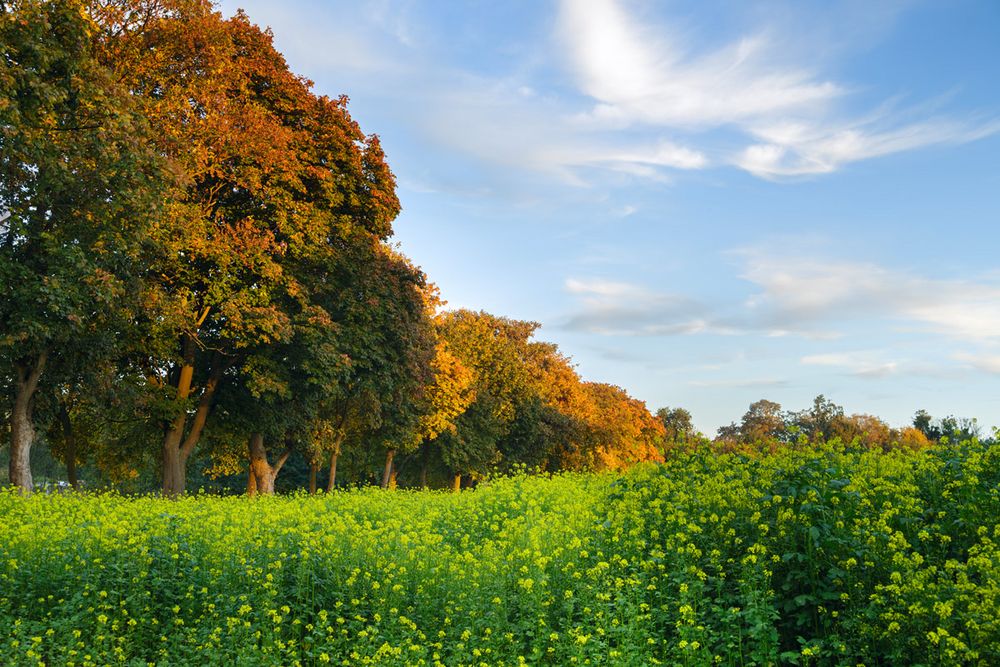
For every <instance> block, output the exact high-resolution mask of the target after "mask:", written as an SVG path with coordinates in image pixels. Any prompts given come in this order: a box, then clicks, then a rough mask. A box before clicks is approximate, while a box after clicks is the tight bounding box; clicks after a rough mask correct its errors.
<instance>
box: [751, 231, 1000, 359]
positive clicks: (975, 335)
mask: <svg viewBox="0 0 1000 667" xmlns="http://www.w3.org/2000/svg"><path fill="white" fill-rule="evenodd" d="M740 254H741V255H743V256H744V258H745V260H746V266H745V270H744V272H743V274H742V276H743V277H744V278H745V279H746V280H748V281H750V282H751V283H753V284H754V285H756V286H757V287H758V288H759V291H757V292H756V293H755V294H754V295H753V296H752V297H751V298H750V299H749V301H748V305H749V307H750V308H751V309H753V310H757V311H759V312H761V313H762V314H764V316H765V317H766V318H768V319H771V320H773V321H775V322H777V323H788V324H789V325H791V327H790V328H795V326H796V325H798V326H801V327H808V326H810V324H811V323H815V322H817V321H833V322H836V321H838V320H840V321H845V320H857V319H863V318H869V319H877V320H882V321H895V322H896V323H897V324H902V323H909V324H910V325H916V326H918V327H921V328H924V329H926V330H929V331H932V332H934V333H938V334H942V335H945V336H948V337H951V338H955V339H963V340H977V341H987V340H1000V282H998V281H996V280H995V279H994V278H984V279H980V280H978V281H977V280H970V279H964V280H959V279H938V278H925V277H922V276H918V275H914V274H913V273H910V272H907V271H900V270H891V269H887V268H885V267H882V266H878V265H876V264H872V263H867V262H856V261H849V260H839V261H831V260H826V259H824V258H822V257H798V258H796V257H795V254H794V253H793V252H774V253H771V252H766V251H761V250H759V249H754V250H745V251H742V252H741V253H740Z"/></svg>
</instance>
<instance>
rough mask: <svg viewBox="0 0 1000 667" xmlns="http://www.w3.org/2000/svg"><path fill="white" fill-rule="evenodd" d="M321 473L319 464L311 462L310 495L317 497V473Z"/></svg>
mask: <svg viewBox="0 0 1000 667" xmlns="http://www.w3.org/2000/svg"><path fill="white" fill-rule="evenodd" d="M317 472H319V464H318V463H316V462H315V461H310V462H309V494H310V495H316V473H317Z"/></svg>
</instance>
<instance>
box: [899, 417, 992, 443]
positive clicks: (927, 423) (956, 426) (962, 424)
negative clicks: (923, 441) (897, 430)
mask: <svg viewBox="0 0 1000 667" xmlns="http://www.w3.org/2000/svg"><path fill="white" fill-rule="evenodd" d="M913 427H914V428H916V429H918V430H919V431H920V432H921V433H923V434H924V436H926V438H927V439H928V440H931V441H933V442H940V441H941V440H942V439H945V438H947V440H948V441H949V442H963V441H966V440H972V439H973V438H979V437H980V435H982V428H981V427H980V426H979V423H978V422H977V421H976V419H974V418H973V419H970V418H967V417H955V416H952V415H948V416H947V417H943V418H941V419H934V418H933V417H931V415H930V414H928V412H927V411H926V410H917V412H916V414H914V415H913Z"/></svg>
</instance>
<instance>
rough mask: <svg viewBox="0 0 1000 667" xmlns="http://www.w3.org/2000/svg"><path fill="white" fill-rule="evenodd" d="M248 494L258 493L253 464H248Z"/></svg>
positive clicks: (254, 494)
mask: <svg viewBox="0 0 1000 667" xmlns="http://www.w3.org/2000/svg"><path fill="white" fill-rule="evenodd" d="M247 495H248V496H256V495H257V478H256V477H254V476H253V466H251V465H247Z"/></svg>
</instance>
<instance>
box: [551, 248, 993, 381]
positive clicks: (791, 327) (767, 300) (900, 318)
mask: <svg viewBox="0 0 1000 667" xmlns="http://www.w3.org/2000/svg"><path fill="white" fill-rule="evenodd" d="M733 255H734V256H735V257H737V258H738V259H739V260H740V261H741V262H742V264H743V267H742V270H741V271H740V273H739V277H740V278H742V279H743V280H744V281H745V282H746V283H748V285H749V286H750V288H751V292H750V294H749V296H747V297H746V298H744V299H743V301H742V303H733V304H717V305H713V306H711V307H709V306H707V305H706V304H704V303H702V302H701V301H699V300H698V299H696V298H694V297H693V296H691V295H685V294H677V293H667V292H659V291H656V290H652V289H649V288H646V287H643V286H641V285H636V284H632V283H626V282H620V281H607V280H581V279H569V280H567V281H566V291H567V292H569V293H570V294H572V295H575V296H576V297H577V298H578V301H579V308H578V310H577V312H576V313H574V314H573V315H571V316H570V318H569V319H568V323H567V325H566V326H567V327H568V328H571V329H577V330H582V331H589V332H592V333H601V334H614V335H623V334H628V335H642V336H659V335H675V334H695V333H711V334H724V335H733V334H757V335H762V336H792V335H795V336H800V337H805V338H810V339H829V338H834V337H838V336H841V335H843V331H844V330H845V329H847V328H849V327H850V325H852V324H857V323H864V324H866V326H870V327H876V328H878V329H879V330H881V331H885V330H886V328H890V329H896V330H911V331H912V330H916V331H923V332H926V333H933V334H936V335H939V336H942V337H945V338H949V339H952V340H955V341H967V342H974V343H978V344H996V343H1000V281H998V280H997V278H996V277H995V276H988V277H985V278H980V279H968V278H967V279H942V278H927V277H924V276H920V275H916V274H914V273H911V272H907V271H903V270H898V269H889V268H886V267H884V266H880V265H878V264H874V263H871V262H860V261H852V260H830V259H827V258H825V257H823V256H821V255H803V254H801V253H799V252H796V251H795V250H793V249H790V248H772V249H769V250H764V249H759V248H753V249H742V250H739V251H736V252H734V253H733ZM801 361H802V363H804V364H811V365H827V366H842V367H845V368H846V369H847V370H848V371H849V372H852V373H855V374H859V375H867V376H879V375H887V374H890V373H893V372H896V371H897V370H900V366H899V362H898V360H892V359H889V360H886V359H881V358H878V357H876V356H873V355H871V354H869V355H868V356H864V355H859V354H857V353H855V354H854V355H852V356H846V353H838V354H834V353H823V354H817V355H811V356H807V357H804V358H802V359H801ZM982 363H983V362H980V363H979V366H980V367H982Z"/></svg>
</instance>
